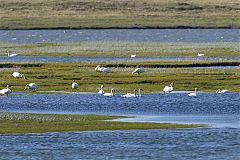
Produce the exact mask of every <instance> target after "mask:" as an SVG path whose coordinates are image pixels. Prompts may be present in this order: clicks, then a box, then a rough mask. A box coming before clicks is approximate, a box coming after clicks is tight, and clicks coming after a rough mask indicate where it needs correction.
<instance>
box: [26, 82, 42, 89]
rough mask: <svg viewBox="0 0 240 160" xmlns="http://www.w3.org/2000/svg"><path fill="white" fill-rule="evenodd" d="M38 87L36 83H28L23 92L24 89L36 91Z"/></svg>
mask: <svg viewBox="0 0 240 160" xmlns="http://www.w3.org/2000/svg"><path fill="white" fill-rule="evenodd" d="M38 88H39V87H38V85H37V84H36V83H29V84H26V86H25V88H24V90H26V89H30V90H33V91H35V90H36V89H38Z"/></svg>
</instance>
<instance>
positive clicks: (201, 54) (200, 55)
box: [197, 53, 205, 57]
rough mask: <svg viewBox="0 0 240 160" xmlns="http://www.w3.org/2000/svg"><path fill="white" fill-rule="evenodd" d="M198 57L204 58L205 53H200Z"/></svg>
mask: <svg viewBox="0 0 240 160" xmlns="http://www.w3.org/2000/svg"><path fill="white" fill-rule="evenodd" d="M197 56H198V57H203V56H205V54H203V53H198V54H197Z"/></svg>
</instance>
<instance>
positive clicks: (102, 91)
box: [98, 85, 104, 94]
mask: <svg viewBox="0 0 240 160" xmlns="http://www.w3.org/2000/svg"><path fill="white" fill-rule="evenodd" d="M103 87H104V86H103V85H101V88H100V90H99V91H98V94H104V90H103Z"/></svg>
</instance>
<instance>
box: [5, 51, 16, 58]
mask: <svg viewBox="0 0 240 160" xmlns="http://www.w3.org/2000/svg"><path fill="white" fill-rule="evenodd" d="M7 54H8V57H14V56H16V55H17V54H11V53H10V52H9V51H7Z"/></svg>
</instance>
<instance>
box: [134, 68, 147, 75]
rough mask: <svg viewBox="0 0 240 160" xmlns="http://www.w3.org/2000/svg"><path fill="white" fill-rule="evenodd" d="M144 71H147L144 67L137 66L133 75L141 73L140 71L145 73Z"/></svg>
mask: <svg viewBox="0 0 240 160" xmlns="http://www.w3.org/2000/svg"><path fill="white" fill-rule="evenodd" d="M143 72H145V70H144V68H136V69H135V70H134V71H133V72H132V75H133V74H134V73H138V74H140V73H143Z"/></svg>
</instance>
